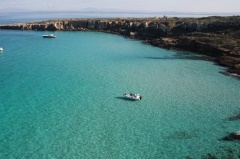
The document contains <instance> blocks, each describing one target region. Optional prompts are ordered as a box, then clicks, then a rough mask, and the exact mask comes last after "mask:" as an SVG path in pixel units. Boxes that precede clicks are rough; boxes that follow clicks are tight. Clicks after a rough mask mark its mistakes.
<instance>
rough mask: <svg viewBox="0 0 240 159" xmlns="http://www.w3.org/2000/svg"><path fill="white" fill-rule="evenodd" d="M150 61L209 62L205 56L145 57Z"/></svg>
mask: <svg viewBox="0 0 240 159" xmlns="http://www.w3.org/2000/svg"><path fill="white" fill-rule="evenodd" d="M145 58H148V59H153V60H176V59H182V60H207V58H206V57H204V56H184V55H174V56H172V57H145Z"/></svg>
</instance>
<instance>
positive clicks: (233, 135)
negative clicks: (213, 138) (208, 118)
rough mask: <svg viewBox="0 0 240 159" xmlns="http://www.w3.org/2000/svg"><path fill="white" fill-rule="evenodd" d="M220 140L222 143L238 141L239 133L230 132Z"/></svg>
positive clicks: (239, 138)
mask: <svg viewBox="0 0 240 159" xmlns="http://www.w3.org/2000/svg"><path fill="white" fill-rule="evenodd" d="M222 140H224V141H233V140H240V131H238V132H232V133H230V134H229V135H227V136H225V137H224V138H223V139H222Z"/></svg>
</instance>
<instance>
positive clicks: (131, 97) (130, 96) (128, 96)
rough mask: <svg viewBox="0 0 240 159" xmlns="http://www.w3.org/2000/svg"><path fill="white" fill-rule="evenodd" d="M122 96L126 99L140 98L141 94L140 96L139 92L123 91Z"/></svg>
mask: <svg viewBox="0 0 240 159" xmlns="http://www.w3.org/2000/svg"><path fill="white" fill-rule="evenodd" d="M123 96H124V97H125V98H127V99H132V100H142V96H140V95H139V94H133V93H129V94H127V93H125V94H124V95H123Z"/></svg>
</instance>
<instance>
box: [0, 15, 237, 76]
mask: <svg viewBox="0 0 240 159" xmlns="http://www.w3.org/2000/svg"><path fill="white" fill-rule="evenodd" d="M0 29H13V30H37V31H45V30H49V31H100V32H108V33H114V34H119V35H123V36H125V37H127V38H133V39H141V40H144V41H145V43H149V44H151V45H154V46H157V47H161V48H167V49H175V50H183V51H190V52H194V53H199V54H203V55H207V56H208V57H209V58H208V60H211V61H214V62H216V63H217V64H219V65H221V66H225V67H226V68H227V69H226V71H225V72H224V74H227V75H235V76H237V77H240V16H230V17H217V16H213V17H204V18H177V17H161V18H159V17H153V18H98V19H94V18H91V19H57V20H47V21H40V22H31V23H18V24H6V25H0Z"/></svg>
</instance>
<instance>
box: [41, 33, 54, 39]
mask: <svg viewBox="0 0 240 159" xmlns="http://www.w3.org/2000/svg"><path fill="white" fill-rule="evenodd" d="M42 37H44V38H56V36H55V35H53V34H47V35H42Z"/></svg>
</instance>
